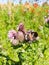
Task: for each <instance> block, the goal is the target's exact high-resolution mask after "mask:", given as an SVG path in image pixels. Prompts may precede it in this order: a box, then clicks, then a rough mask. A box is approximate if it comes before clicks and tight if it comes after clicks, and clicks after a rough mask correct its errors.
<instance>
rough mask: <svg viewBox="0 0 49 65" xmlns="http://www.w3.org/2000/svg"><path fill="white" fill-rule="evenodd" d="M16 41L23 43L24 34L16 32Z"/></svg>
mask: <svg viewBox="0 0 49 65" xmlns="http://www.w3.org/2000/svg"><path fill="white" fill-rule="evenodd" d="M18 40H19V41H20V42H23V41H24V34H23V32H21V31H18Z"/></svg>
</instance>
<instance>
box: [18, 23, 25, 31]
mask: <svg viewBox="0 0 49 65" xmlns="http://www.w3.org/2000/svg"><path fill="white" fill-rule="evenodd" d="M23 29H24V24H23V23H20V24H19V26H18V30H20V31H22V30H23Z"/></svg>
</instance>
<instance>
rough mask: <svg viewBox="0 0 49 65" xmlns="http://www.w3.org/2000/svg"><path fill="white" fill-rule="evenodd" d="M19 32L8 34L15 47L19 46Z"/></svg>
mask: <svg viewBox="0 0 49 65" xmlns="http://www.w3.org/2000/svg"><path fill="white" fill-rule="evenodd" d="M17 37H18V36H17V32H16V31H15V30H10V31H9V32H8V38H9V40H10V42H12V44H13V45H17V44H18V40H17Z"/></svg>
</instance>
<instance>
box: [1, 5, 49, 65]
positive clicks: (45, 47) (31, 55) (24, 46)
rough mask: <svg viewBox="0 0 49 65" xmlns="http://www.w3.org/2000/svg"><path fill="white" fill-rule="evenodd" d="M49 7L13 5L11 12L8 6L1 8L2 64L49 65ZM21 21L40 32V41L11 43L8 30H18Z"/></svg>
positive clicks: (27, 26)
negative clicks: (48, 16) (46, 20)
mask: <svg viewBox="0 0 49 65" xmlns="http://www.w3.org/2000/svg"><path fill="white" fill-rule="evenodd" d="M48 8H49V6H48V5H47V6H38V7H37V8H34V6H30V5H29V7H25V6H24V5H22V4H20V5H18V6H14V5H12V7H11V14H9V12H10V11H9V10H8V8H7V7H6V6H3V8H0V65H49V28H48V27H47V26H45V24H44V22H45V20H44V16H45V15H47V14H48V13H47V10H48ZM21 21H22V22H23V23H24V25H25V27H26V29H27V30H29V29H31V30H35V31H36V32H38V35H39V40H38V41H35V42H32V43H31V44H29V43H26V42H23V43H21V44H19V45H17V46H13V45H12V44H11V43H10V41H9V39H8V37H7V34H8V31H9V30H10V29H15V30H16V27H17V25H18V24H19V23H20V22H21Z"/></svg>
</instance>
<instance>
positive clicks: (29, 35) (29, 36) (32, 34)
mask: <svg viewBox="0 0 49 65" xmlns="http://www.w3.org/2000/svg"><path fill="white" fill-rule="evenodd" d="M37 37H38V33H37V32H33V31H28V32H27V34H26V35H25V40H26V41H29V42H33V41H35V40H36V38H37Z"/></svg>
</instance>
